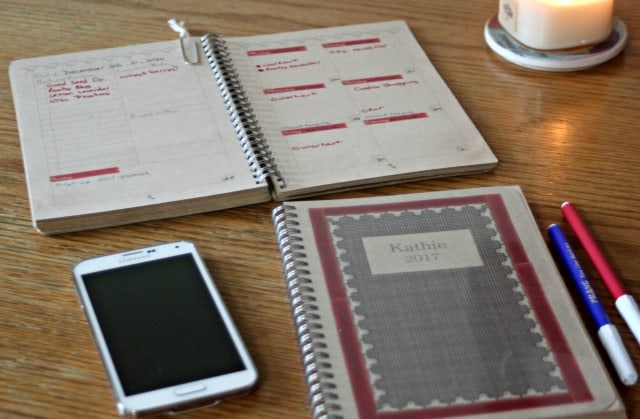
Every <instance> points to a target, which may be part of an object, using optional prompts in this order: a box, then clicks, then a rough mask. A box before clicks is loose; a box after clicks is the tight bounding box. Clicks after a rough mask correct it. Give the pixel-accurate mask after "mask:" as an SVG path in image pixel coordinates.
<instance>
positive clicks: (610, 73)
mask: <svg viewBox="0 0 640 419" xmlns="http://www.w3.org/2000/svg"><path fill="white" fill-rule="evenodd" d="M497 8H498V1H497V0H495V1H493V0H492V1H489V0H484V1H477V0H456V1H455V2H449V1H438V0H430V1H425V0H422V1H418V0H414V1H409V0H395V1H376V0H355V1H348V2H346V1H341V0H327V1H323V2H317V1H285V0H276V1H268V2H267V1H259V0H256V1H230V0H219V1H215V2H213V1H205V0H201V1H198V0H190V1H183V2H174V1H160V0H158V1H155V0H154V1H151V0H137V1H133V0H108V1H97V0H85V1H81V0H75V1H74V0H70V1H55V2H51V1H41V0H3V1H2V3H1V4H0V21H1V22H2V25H0V39H2V43H3V45H2V48H1V49H0V64H1V66H2V68H3V69H4V70H3V71H1V72H0V197H1V199H2V209H1V210H0V237H1V238H2V241H1V245H0V375H1V378H0V383H1V384H0V417H2V418H5V417H30V418H31V417H92V418H98V417H114V416H116V411H115V407H114V401H113V398H112V395H111V391H110V388H109V385H108V383H107V379H106V376H105V374H104V371H103V368H102V365H101V362H100V359H99V356H98V353H97V351H96V349H95V347H94V344H93V341H92V339H91V336H90V333H89V329H88V327H87V323H86V321H85V319H84V315H83V313H82V312H81V310H80V307H79V305H78V301H77V299H76V295H75V291H74V287H73V284H72V281H71V274H70V269H71V266H72V265H73V264H74V263H75V262H77V261H78V260H80V259H83V258H87V257H91V256H94V255H96V254H103V253H109V252H115V251H119V250H124V249H128V248H134V247H138V246H144V245H149V244H153V243H156V242H162V241H170V240H178V239H186V240H191V241H193V242H195V243H196V244H197V245H198V246H199V248H200V250H201V252H202V253H203V256H204V258H205V260H206V262H207V264H208V266H209V268H210V270H211V271H212V274H213V276H214V277H215V278H216V279H217V283H218V285H219V288H220V289H221V291H222V293H223V296H224V298H225V300H226V302H227V304H228V306H229V308H230V311H231V312H232V315H233V316H234V318H235V320H236V322H237V324H238V326H239V329H240V330H241V332H242V334H243V336H244V338H245V340H246V341H247V343H248V346H249V347H250V348H251V352H252V354H253V356H254V358H255V361H256V363H257V365H258V368H259V370H260V372H261V375H262V376H261V384H260V386H259V388H258V389H257V390H256V391H255V392H253V394H251V395H249V396H247V397H244V398H239V399H235V400H232V401H228V402H225V403H223V404H221V405H220V406H219V407H215V408H212V409H206V410H202V411H199V412H193V413H190V414H186V415H184V416H183V417H185V418H186V417H209V416H216V417H230V416H233V417H238V418H240V417H246V418H256V417H288V418H294V417H300V418H307V417H310V413H309V410H308V403H307V398H306V388H305V383H304V379H303V376H302V372H301V368H300V359H299V355H298V349H297V346H296V340H295V335H294V332H293V325H292V321H291V316H290V311H289V306H288V303H287V298H286V297H285V292H284V281H283V275H282V271H281V265H280V260H279V254H278V249H277V245H276V240H275V234H274V230H273V227H272V224H271V218H270V212H271V210H272V208H273V207H274V206H275V205H276V204H275V203H268V204H263V205H253V206H250V207H246V208H240V209H232V210H225V211H220V212H214V213H208V214H202V215H194V216H187V217H181V218H176V219H171V220H161V221H155V222H147V223H143V224H137V225H129V226H124V227H115V228H105V229H100V230H95V231H87V232H80V233H73V234H64V235H60V236H54V237H45V236H41V235H40V234H38V233H37V232H36V231H35V230H34V229H33V227H32V225H31V220H30V213H29V202H28V198H27V191H26V187H25V179H24V171H23V166H22V159H21V153H20V145H19V139H18V132H17V127H16V121H15V114H14V110H13V104H12V94H11V92H10V86H9V81H8V77H7V71H6V70H7V66H8V64H9V62H10V61H11V60H14V59H18V58H26V57H35V56H43V55H52V54H59V53H66V52H73V51H80V50H87V49H97V48H107V47H115V46H121V45H129V44H136V43H145V42H151V41H156V40H165V39H173V38H175V36H176V34H175V33H173V32H172V31H170V30H169V29H168V28H167V26H166V23H165V22H166V20H167V19H168V18H171V17H176V18H178V19H184V20H186V21H187V23H188V25H189V27H190V29H191V32H192V33H193V34H201V33H204V32H207V31H212V30H213V31H218V32H219V33H221V34H223V35H228V36H239V35H253V34H263V33H272V32H283V31H292V30H302V29H308V28H316V27H325V26H335V25H347V24H354V23H364V22H370V21H381V20H392V19H404V20H406V21H407V22H408V24H409V26H410V27H411V28H412V30H413V32H414V33H415V35H416V37H417V39H418V40H419V42H420V43H421V45H422V47H423V48H424V50H425V51H426V52H427V54H428V55H429V56H430V58H431V59H432V61H433V63H434V64H435V66H436V68H437V69H438V70H439V71H440V73H441V75H442V76H443V78H444V79H445V81H446V82H447V83H448V85H449V86H450V87H451V89H452V90H453V92H454V94H455V95H456V96H457V97H458V99H459V100H460V102H461V103H462V105H463V107H464V108H465V109H466V110H467V112H468V114H469V115H470V117H471V119H472V120H473V121H474V122H475V123H476V125H477V126H478V128H479V130H480V131H481V132H482V133H483V135H484V136H485V138H486V140H487V142H488V143H489V144H490V146H491V147H492V149H493V150H494V152H495V153H496V154H497V156H498V158H499V159H500V165H499V166H498V168H497V169H495V170H494V171H493V172H491V173H488V174H480V175H473V176H461V177H453V178H448V179H440V180H427V181H421V182H411V183H406V184H402V185H397V186H387V187H379V188H373V189H366V190H360V191H354V192H348V193H342V194H334V195H329V196H328V197H329V198H337V197H359V196H372V195H388V194H397V193H407V192H418V191H435V190H442V189H450V188H464V187H475V186H484V185H503V184H519V185H521V186H522V187H523V189H524V191H525V193H526V195H527V198H528V200H529V203H530V205H531V207H532V210H533V213H534V214H535V216H536V219H537V221H538V223H539V226H540V228H541V229H542V228H545V227H546V226H547V225H548V224H549V223H551V222H557V221H560V220H561V214H560V210H559V205H560V204H561V203H562V202H563V201H564V200H567V199H570V200H572V201H573V202H574V203H576V205H577V206H579V207H580V209H581V212H582V213H583V215H584V218H585V219H586V221H587V222H588V224H589V225H590V226H591V227H592V229H593V232H594V234H595V236H596V237H597V239H598V240H599V242H600V243H601V244H602V245H603V247H604V249H605V251H606V254H607V255H608V256H609V257H610V258H611V262H612V264H613V266H614V267H615V270H616V272H617V273H618V274H619V276H620V277H621V278H622V281H623V282H624V284H625V285H626V286H627V287H628V289H629V290H630V291H631V292H632V293H633V294H635V295H636V296H637V297H640V186H638V181H637V179H638V177H639V175H640V169H639V167H640V123H639V122H638V120H639V113H640V7H639V6H638V3H637V0H616V3H615V11H616V15H618V16H620V17H621V18H622V19H623V21H624V22H625V23H626V25H627V27H628V30H629V41H628V45H627V47H626V49H625V50H624V51H623V53H622V54H621V55H619V56H618V57H616V58H615V59H613V60H611V61H610V62H607V63H605V64H603V65H600V66H598V67H596V68H593V69H591V70H587V71H581V72H574V73H546V72H537V71H532V70H527V69H523V68H519V67H516V66H515V65H513V64H510V63H508V62H506V61H504V60H503V59H502V58H500V57H499V56H497V55H496V54H495V53H493V52H492V51H491V50H490V49H489V48H488V47H487V45H486V44H485V41H484V38H483V26H484V24H485V21H486V20H487V19H489V18H490V17H491V16H492V15H493V14H494V13H495V12H496V11H497ZM587 268H588V270H589V273H590V274H591V275H594V274H595V272H594V270H593V269H592V268H591V267H590V265H589V266H588V267H587ZM596 286H597V291H598V292H599V294H600V297H601V299H602V300H603V301H604V303H605V304H606V306H607V307H608V309H609V313H610V315H611V317H612V318H613V320H614V321H615V322H616V323H617V324H618V326H619V327H620V330H621V333H622V334H623V338H624V341H625V342H626V344H627V346H628V347H629V348H630V351H631V354H632V357H633V358H634V360H635V362H636V365H638V366H640V346H639V345H638V344H637V343H636V342H635V341H634V339H633V337H632V336H631V334H630V332H629V330H628V329H627V328H626V326H625V325H624V324H623V323H622V321H621V319H620V317H619V316H618V314H617V313H616V312H615V310H614V309H613V304H612V301H611V298H610V297H609V295H608V294H607V293H606V291H605V288H604V286H603V285H602V284H601V283H600V281H596ZM594 336H595V335H594ZM607 362H608V361H607ZM607 365H608V366H609V367H610V364H607ZM611 371H612V370H611ZM612 373H613V371H612ZM614 377H615V375H614ZM618 388H619V390H620V392H621V394H622V396H623V398H624V401H625V403H626V406H627V408H628V411H629V413H630V416H637V417H640V385H636V386H635V387H632V388H625V387H624V386H622V385H619V386H618Z"/></svg>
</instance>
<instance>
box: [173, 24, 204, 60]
mask: <svg viewBox="0 0 640 419" xmlns="http://www.w3.org/2000/svg"><path fill="white" fill-rule="evenodd" d="M167 24H168V25H169V27H170V28H171V29H173V30H174V31H176V32H178V34H179V35H180V51H182V59H183V60H184V62H185V64H188V65H196V64H199V63H200V56H199V54H198V46H197V45H196V44H194V45H193V46H194V51H195V60H192V59H190V58H189V56H188V55H187V48H186V47H185V43H186V41H187V40H188V39H189V37H190V36H191V35H189V31H188V30H187V28H186V26H185V24H184V21H182V20H181V21H179V22H178V21H177V20H175V19H169V20H168V21H167Z"/></svg>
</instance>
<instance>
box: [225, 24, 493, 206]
mask: <svg viewBox="0 0 640 419" xmlns="http://www.w3.org/2000/svg"><path fill="white" fill-rule="evenodd" d="M225 40H226V42H227V45H228V48H229V51H230V53H231V56H232V61H233V63H234V65H235V68H236V70H237V72H238V73H239V76H240V80H241V81H242V86H243V88H244V89H245V90H246V92H247V94H248V96H249V97H250V99H251V104H252V108H253V110H254V112H255V114H256V117H257V120H258V121H259V123H260V126H261V128H262V130H263V132H264V135H265V138H266V141H267V143H268V145H269V147H270V148H271V150H272V152H273V154H274V157H275V161H276V164H277V165H278V169H279V170H280V173H281V174H282V176H283V178H284V180H285V182H286V185H285V186H284V187H281V188H279V189H278V191H277V192H278V195H279V196H280V197H284V196H292V195H297V194H300V193H302V194H303V195H305V194H306V195H308V194H311V193H314V192H318V191H319V190H324V189H328V188H330V189H339V188H344V187H350V186H354V185H359V184H366V183H381V182H384V181H393V180H401V179H409V178H416V177H429V176H441V175H445V174H457V173H462V172H468V171H480V170H488V169H490V168H492V167H493V166H495V164H496V162H497V160H496V158H495V156H494V155H493V154H492V152H491V151H490V149H489V147H488V146H487V144H486V143H485V142H484V139H483V138H482V136H481V135H480V133H479V132H478V130H477V129H476V128H475V126H474V125H473V123H472V122H471V121H470V120H469V118H468V117H467V115H466V113H465V112H464V110H463V109H462V107H461V106H460V104H459V103H458V101H457V100H456V99H455V97H454V96H453V94H452V93H451V91H450V90H449V89H448V87H447V86H446V85H445V83H444V81H443V80H442V79H441V78H440V76H439V75H438V73H437V72H436V70H435V68H434V67H433V66H432V65H431V63H430V61H429V59H428V58H427V56H426V55H425V53H424V52H423V50H422V48H421V47H420V45H419V44H418V43H417V41H416V39H415V38H414V36H413V34H412V33H411V31H410V30H409V28H408V26H407V25H406V23H404V22H401V21H397V22H384V23H377V24H366V25H354V26H346V27H336V28H329V29H318V30H308V31H301V32H290V33H285V34H275V35H264V36H253V37H246V38H225Z"/></svg>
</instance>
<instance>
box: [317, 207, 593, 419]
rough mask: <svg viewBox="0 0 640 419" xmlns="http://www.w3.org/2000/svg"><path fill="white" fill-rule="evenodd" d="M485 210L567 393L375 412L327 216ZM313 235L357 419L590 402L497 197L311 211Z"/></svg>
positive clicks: (588, 393)
mask: <svg viewBox="0 0 640 419" xmlns="http://www.w3.org/2000/svg"><path fill="white" fill-rule="evenodd" d="M468 204H487V205H488V206H489V207H490V209H491V212H492V213H493V216H494V218H495V221H496V226H497V228H498V230H499V232H500V235H501V236H502V239H503V241H504V243H505V247H506V248H507V251H508V252H509V256H510V257H511V259H512V261H513V263H514V267H515V269H516V271H517V273H518V276H519V277H520V279H521V281H522V285H523V287H524V289H525V291H526V294H527V296H528V297H529V300H530V303H531V306H532V308H533V310H534V312H535V314H536V316H537V317H538V320H539V322H540V325H541V327H542V329H543V332H544V335H545V336H546V338H547V341H548V342H549V345H550V347H551V350H552V352H553V353H554V355H555V357H556V360H557V363H558V366H559V368H560V370H561V371H562V376H563V377H564V379H565V382H566V384H567V388H568V391H567V392H564V393H558V394H553V395H544V396H531V397H522V398H519V399H505V400H500V401H487V402H476V403H470V404H463V405H456V406H444V407H434V408H424V409H415V410H404V411H401V412H378V411H377V410H376V405H375V400H374V398H373V393H372V391H371V386H370V384H369V380H368V374H367V369H366V366H365V363H364V358H363V357H362V355H361V353H360V351H359V350H349V348H359V347H360V342H359V339H358V334H357V330H356V327H355V324H354V323H353V319H352V316H351V311H350V308H349V302H348V299H347V295H346V292H345V290H344V286H343V283H342V274H341V272H340V267H339V264H338V260H337V259H336V256H335V252H334V250H333V246H332V245H331V243H332V239H331V233H330V231H329V227H328V223H327V221H326V216H330V215H349V214H361V213H365V212H387V211H404V210H417V209H424V208H431V207H441V206H451V205H468ZM309 217H310V219H311V223H312V227H313V231H314V234H315V236H316V240H317V244H318V253H319V254H320V261H321V265H322V268H323V271H324V274H325V278H326V283H327V288H328V292H329V295H330V297H331V305H332V310H333V314H334V318H335V320H336V327H337V329H338V330H340V344H341V345H342V348H345V349H343V351H342V352H343V355H344V357H345V361H346V364H347V370H348V371H347V373H348V375H349V379H350V381H351V384H352V387H353V388H354V389H357V395H356V405H357V408H358V412H359V415H360V417H363V418H365V417H366V418H380V419H383V418H384V419H399V418H416V419H417V418H433V417H441V416H445V415H446V416H461V415H470V414H482V413H497V412H504V411H508V410H521V409H528V408H536V407H543V406H553V405H562V404H570V403H579V402H585V401H590V400H593V397H592V395H591V393H590V391H589V387H588V386H587V384H586V382H585V380H584V377H583V376H582V373H581V372H580V368H579V367H578V364H577V362H576V359H575V358H574V355H573V353H572V352H571V349H570V347H569V345H568V343H567V341H566V339H565V337H564V335H563V334H562V331H561V329H560V326H559V325H558V323H557V320H556V318H555V316H554V315H553V314H552V311H551V308H550V306H549V303H548V301H547V298H546V297H545V295H544V293H543V292H542V289H541V287H540V284H539V281H538V277H537V276H536V273H535V271H534V270H533V268H532V266H531V264H530V263H529V260H528V258H527V254H526V252H525V250H524V248H523V246H522V243H521V241H520V238H519V237H518V235H517V233H516V230H515V228H514V226H513V223H512V221H511V218H510V217H509V213H508V211H507V209H506V207H505V205H504V202H503V201H502V198H501V196H500V195H498V194H490V195H476V196H468V197H455V198H446V199H433V200H421V201H409V202H399V203H387V204H374V205H358V206H349V207H333V208H324V209H323V208H313V209H310V210H309Z"/></svg>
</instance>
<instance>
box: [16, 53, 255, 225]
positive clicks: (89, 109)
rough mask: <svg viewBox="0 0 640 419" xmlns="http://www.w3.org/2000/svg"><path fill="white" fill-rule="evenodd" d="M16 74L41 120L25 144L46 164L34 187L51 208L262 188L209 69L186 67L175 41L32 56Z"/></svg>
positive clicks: (28, 106) (84, 208)
mask: <svg viewBox="0 0 640 419" xmlns="http://www.w3.org/2000/svg"><path fill="white" fill-rule="evenodd" d="M13 72H14V76H13V77H12V79H19V80H20V81H19V82H18V81H16V83H21V84H22V86H23V91H24V92H27V93H28V94H25V95H23V96H21V100H23V101H25V100H26V101H27V102H25V105H24V106H22V107H21V108H24V109H29V111H30V112H33V115H36V118H35V119H34V120H33V121H34V123H33V124H28V126H27V129H26V132H25V136H27V137H29V140H28V141H25V142H24V143H25V144H27V146H26V147H25V148H26V150H25V155H28V156H29V157H28V159H27V160H29V161H37V160H42V161H43V163H42V167H41V168H39V169H38V173H39V175H38V176H33V178H34V180H33V182H32V183H34V184H35V185H36V186H34V188H36V189H38V190H39V191H41V192H40V194H41V195H42V196H46V197H47V198H46V200H47V202H42V207H43V211H46V212H56V211H58V212H60V213H63V212H65V211H67V210H69V208H72V207H75V208H78V210H77V211H78V212H86V211H87V207H92V206H95V207H100V206H104V207H111V208H117V207H126V206H130V205H140V204H143V203H144V202H147V201H154V202H162V201H173V200H176V199H187V198H191V197H193V196H199V195H202V194H204V195H210V194H214V193H216V191H222V192H224V191H229V190H237V189H242V188H244V187H247V185H249V187H253V185H254V184H255V182H254V180H253V178H252V176H251V174H250V172H249V171H248V169H247V163H246V160H245V158H244V155H243V153H242V150H241V148H240V147H239V146H238V144H237V137H236V135H235V133H234V131H233V128H232V126H231V124H230V123H229V119H228V115H227V111H226V109H225V108H224V104H223V101H222V99H221V96H220V92H219V90H218V88H217V86H216V85H215V81H214V78H213V76H212V74H211V69H210V67H208V66H207V65H200V66H187V65H185V64H184V63H183V62H182V57H181V54H180V49H179V48H178V47H177V45H176V43H174V42H161V43H155V44H147V45H138V46H131V47H124V48H116V49H109V50H102V51H95V52H87V53H78V54H70V55H66V56H59V57H47V58H45V59H32V60H24V62H22V63H20V69H19V71H18V70H17V68H14V69H13ZM15 74H17V75H15ZM13 82H14V80H12V83H13ZM42 168H44V170H45V173H46V175H45V176H42V174H41V173H42ZM36 205H38V203H37V202H36Z"/></svg>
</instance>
